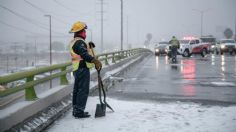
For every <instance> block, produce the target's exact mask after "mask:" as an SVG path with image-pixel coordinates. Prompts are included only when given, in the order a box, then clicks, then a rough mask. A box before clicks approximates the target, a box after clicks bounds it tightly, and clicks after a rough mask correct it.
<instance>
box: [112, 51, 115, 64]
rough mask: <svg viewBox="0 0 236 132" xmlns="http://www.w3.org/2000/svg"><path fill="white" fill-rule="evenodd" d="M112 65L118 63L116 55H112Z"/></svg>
mask: <svg viewBox="0 0 236 132" xmlns="http://www.w3.org/2000/svg"><path fill="white" fill-rule="evenodd" d="M112 63H116V61H115V53H112Z"/></svg>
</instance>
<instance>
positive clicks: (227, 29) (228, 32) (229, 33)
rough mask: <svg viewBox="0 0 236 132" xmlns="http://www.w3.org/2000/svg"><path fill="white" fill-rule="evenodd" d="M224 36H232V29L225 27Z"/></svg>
mask: <svg viewBox="0 0 236 132" xmlns="http://www.w3.org/2000/svg"><path fill="white" fill-rule="evenodd" d="M224 36H225V38H227V39H229V38H232V36H233V31H232V29H230V28H226V29H225V31H224Z"/></svg>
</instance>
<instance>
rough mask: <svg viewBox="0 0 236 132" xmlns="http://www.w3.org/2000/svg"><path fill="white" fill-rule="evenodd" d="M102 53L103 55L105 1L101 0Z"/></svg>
mask: <svg viewBox="0 0 236 132" xmlns="http://www.w3.org/2000/svg"><path fill="white" fill-rule="evenodd" d="M101 53H103V0H101Z"/></svg>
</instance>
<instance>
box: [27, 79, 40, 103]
mask: <svg viewBox="0 0 236 132" xmlns="http://www.w3.org/2000/svg"><path fill="white" fill-rule="evenodd" d="M31 81H34V76H30V77H28V78H26V82H31ZM35 99H37V95H36V93H35V90H34V86H32V87H29V88H26V89H25V100H27V101H33V100H35Z"/></svg>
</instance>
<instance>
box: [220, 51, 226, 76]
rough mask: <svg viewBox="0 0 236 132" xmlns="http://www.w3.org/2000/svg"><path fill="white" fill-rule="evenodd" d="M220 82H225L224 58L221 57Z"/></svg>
mask: <svg viewBox="0 0 236 132" xmlns="http://www.w3.org/2000/svg"><path fill="white" fill-rule="evenodd" d="M220 74H221V75H222V79H221V80H222V81H225V56H224V55H221V73H220Z"/></svg>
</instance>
